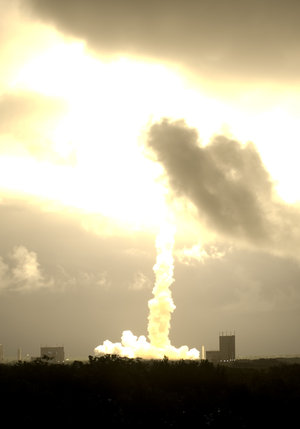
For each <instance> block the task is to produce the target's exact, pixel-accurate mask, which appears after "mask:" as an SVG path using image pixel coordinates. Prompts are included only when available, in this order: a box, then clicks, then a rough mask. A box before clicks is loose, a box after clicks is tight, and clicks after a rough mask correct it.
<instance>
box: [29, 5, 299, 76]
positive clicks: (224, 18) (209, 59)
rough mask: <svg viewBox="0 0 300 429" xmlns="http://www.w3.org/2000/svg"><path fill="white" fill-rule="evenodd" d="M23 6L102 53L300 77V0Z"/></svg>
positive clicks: (203, 69) (224, 71)
mask: <svg viewBox="0 0 300 429" xmlns="http://www.w3.org/2000/svg"><path fill="white" fill-rule="evenodd" d="M23 3H24V4H25V5H29V6H30V10H31V11H34V12H35V13H36V14H37V15H38V16H39V17H41V18H42V19H44V20H45V21H46V22H50V23H53V24H54V25H55V26H57V27H58V29H59V30H61V31H62V32H65V33H66V32H67V33H69V34H72V35H74V36H75V37H79V38H82V39H85V40H86V41H87V42H88V43H89V45H90V46H92V47H93V48H94V49H97V50H98V51H99V52H101V53H103V52H104V53H109V54H120V53H121V54H127V55H128V54H131V55H141V56H146V57H152V58H153V57H154V58H156V59H159V60H164V61H171V62H175V63H177V64H178V63H180V64H183V65H184V66H186V67H189V68H190V69H193V70H196V71H197V74H199V73H201V74H202V75H203V74H205V75H206V76H207V77H212V76H213V77H216V76H220V75H221V76H223V77H224V76H226V75H227V76H231V77H233V76H238V79H239V80H240V79H241V77H243V76H245V77H247V78H249V77H250V78H251V79H253V78H255V77H259V78H263V79H268V81H270V79H274V78H275V79H282V78H286V77H288V78H294V79H298V78H299V73H298V69H299V49H298V45H299V39H300V29H299V25H298V24H299V23H298V19H297V17H298V15H299V12H300V9H299V8H300V4H299V3H298V2H297V1H294V0H286V1H285V2H280V1H276V0H265V1H263V2H262V1H261V0H246V1H243V2H239V1H236V0H227V1H214V2H209V1H206V0H185V1H178V0H164V1H163V2H162V1H160V0H152V1H141V0H127V1H124V0H114V1H107V0H98V1H95V0H64V1H61V0H23ZM270 11H272V14H271V15H270ZM279 59H281V60H279Z"/></svg>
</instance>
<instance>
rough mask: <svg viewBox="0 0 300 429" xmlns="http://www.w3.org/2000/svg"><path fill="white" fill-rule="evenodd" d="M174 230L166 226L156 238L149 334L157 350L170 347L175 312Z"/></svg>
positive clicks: (149, 303) (149, 305)
mask: <svg viewBox="0 0 300 429" xmlns="http://www.w3.org/2000/svg"><path fill="white" fill-rule="evenodd" d="M173 246H174V228H173V227H172V226H171V225H169V224H165V225H164V227H163V228H161V230H160V233H159V234H158V236H157V238H156V249H157V258H156V264H155V265H154V267H153V270H154V272H155V278H156V281H155V286H154V288H153V295H154V297H153V298H152V299H150V301H149V302H148V307H149V317H148V321H149V323H148V334H149V339H150V342H151V344H152V345H153V346H154V347H157V348H166V347H169V345H170V340H169V331H170V320H171V314H172V312H173V311H174V310H175V308H176V306H175V305H174V302H173V299H172V295H171V290H170V286H171V284H172V283H173V282H174V278H173V269H174V261H173V255H172V250H173Z"/></svg>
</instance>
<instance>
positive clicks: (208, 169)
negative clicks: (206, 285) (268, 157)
mask: <svg viewBox="0 0 300 429" xmlns="http://www.w3.org/2000/svg"><path fill="white" fill-rule="evenodd" d="M147 145H148V147H149V148H150V149H151V150H152V152H153V154H154V158H155V160H156V161H158V162H160V163H161V164H162V165H163V166H164V169H165V174H166V177H167V181H168V184H169V186H170V188H171V189H172V191H173V195H174V196H175V197H177V198H183V199H186V200H188V201H190V202H191V203H192V204H193V205H194V206H195V207H196V209H197V213H198V217H199V221H200V222H201V223H202V224H205V225H206V226H207V227H209V228H210V229H211V230H212V231H214V232H217V233H218V234H219V235H221V236H223V237H227V238H228V237H229V238H230V239H231V240H237V241H239V242H243V243H246V244H248V245H252V246H255V247H258V248H260V249H268V250H271V251H273V252H275V253H277V254H285V255H291V256H295V255H296V252H298V251H299V238H300V229H299V226H298V225H299V221H300V210H299V209H297V208H296V207H292V206H289V205H287V204H284V202H282V201H279V198H278V197H277V196H276V193H275V190H274V187H273V183H272V181H271V178H270V176H269V174H268V172H267V171H266V169H265V167H264V165H263V163H262V161H261V158H260V156H259V154H258V152H257V150H256V148H255V146H254V145H253V144H252V143H248V144H246V145H242V144H240V143H239V142H237V141H235V140H231V139H229V138H227V137H225V136H221V135H220V136H216V137H214V138H212V140H211V141H210V143H209V144H208V145H206V146H201V144H200V143H199V141H198V133H197V131H196V130H195V129H193V128H190V127H188V126H187V125H186V124H185V122H184V121H182V120H180V121H175V122H172V121H169V120H168V119H163V120H162V121H161V122H159V123H155V124H153V125H152V126H151V128H150V129H149V133H148V140H147ZM298 254H299V252H298Z"/></svg>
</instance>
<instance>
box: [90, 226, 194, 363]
mask: <svg viewBox="0 0 300 429" xmlns="http://www.w3.org/2000/svg"><path fill="white" fill-rule="evenodd" d="M174 235H175V229H174V227H173V226H172V225H170V224H168V223H164V224H163V225H162V227H161V229H160V232H159V234H158V236H157V238H156V249H157V258H156V263H155V265H154V267H153V270H154V272H155V277H156V281H155V285H154V288H153V295H154V296H153V298H152V299H150V300H149V302H148V307H149V317H148V334H149V339H150V342H148V341H147V339H146V337H145V336H144V335H141V336H140V337H136V336H135V335H133V333H132V332H131V331H124V332H123V334H122V339H121V343H112V342H111V341H109V340H106V341H104V343H103V344H102V345H100V346H98V347H96V348H95V350H94V352H95V355H96V356H101V355H103V354H117V355H120V356H126V357H129V358H136V357H141V358H146V359H150V358H155V359H162V358H163V357H164V356H167V357H168V358H170V359H199V356H200V354H199V351H198V350H196V349H191V350H189V348H188V347H187V346H181V347H179V348H176V347H174V346H172V345H171V343H170V339H169V331H170V321H171V314H172V312H173V311H174V310H175V308H176V307H175V305H174V302H173V299H172V295H171V291H170V286H171V284H172V283H173V281H174V278H173V269H174V262H173V255H172V251H173V245H174Z"/></svg>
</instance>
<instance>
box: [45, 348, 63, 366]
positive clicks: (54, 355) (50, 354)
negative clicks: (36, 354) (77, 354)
mask: <svg viewBox="0 0 300 429" xmlns="http://www.w3.org/2000/svg"><path fill="white" fill-rule="evenodd" d="M41 358H42V359H47V360H49V361H51V362H53V363H63V362H64V360H65V350H64V347H41Z"/></svg>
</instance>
